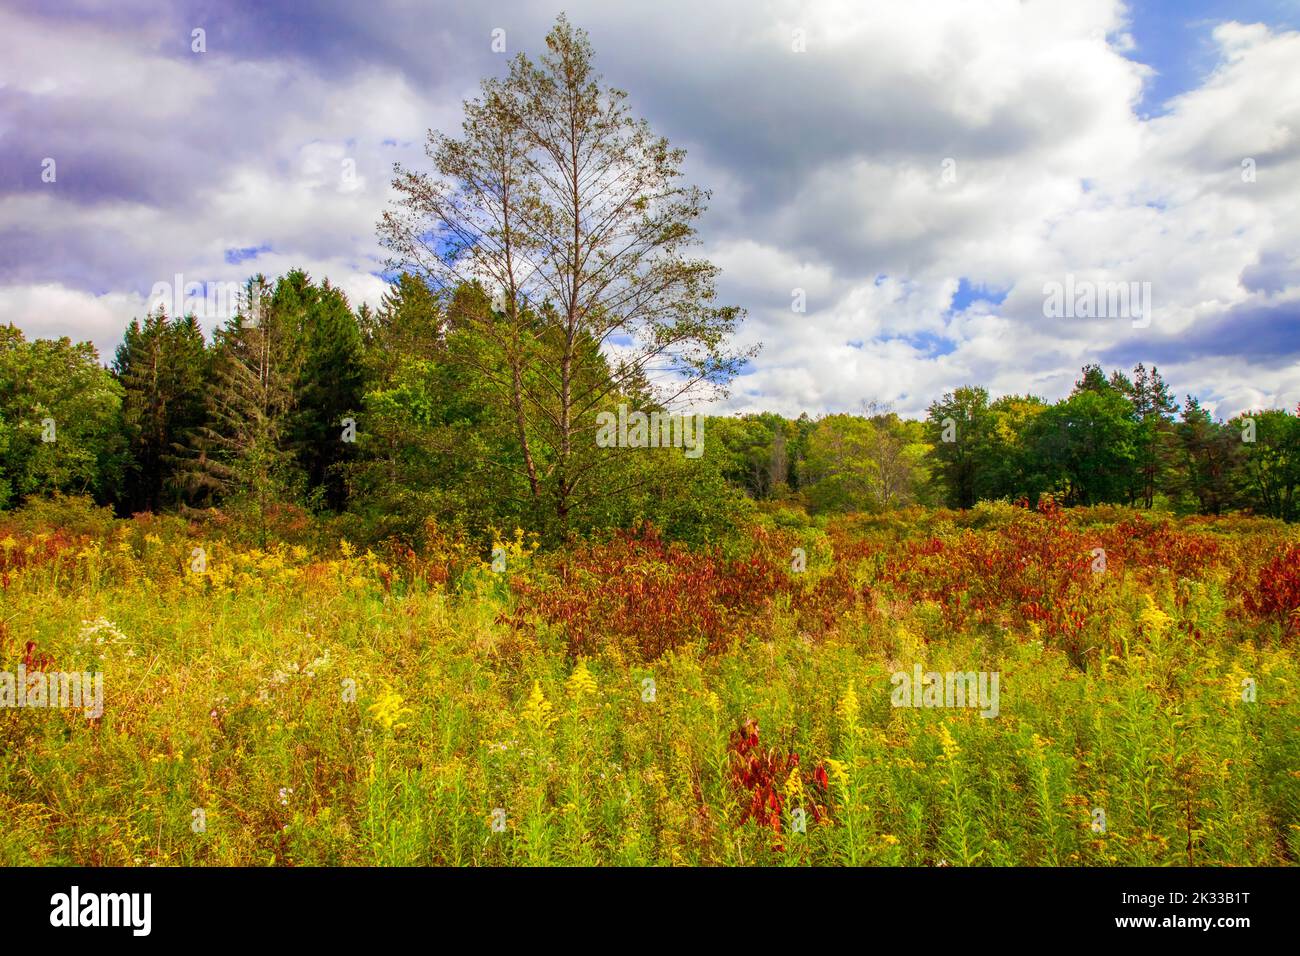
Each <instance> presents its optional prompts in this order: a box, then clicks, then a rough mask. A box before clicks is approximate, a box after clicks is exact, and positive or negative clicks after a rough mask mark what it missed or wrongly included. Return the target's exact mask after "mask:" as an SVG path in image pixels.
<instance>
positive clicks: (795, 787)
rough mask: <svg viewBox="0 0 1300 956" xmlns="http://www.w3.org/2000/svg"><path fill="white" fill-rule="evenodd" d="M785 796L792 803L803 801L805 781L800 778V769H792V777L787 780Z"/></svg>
mask: <svg viewBox="0 0 1300 956" xmlns="http://www.w3.org/2000/svg"><path fill="white" fill-rule="evenodd" d="M785 795H786V797H787V798H788V799H789V800H790V802H791V803H796V802H799V801H802V800H803V780H802V779H800V777H799V768H798V767H791V768H790V776H788V777H786V778H785Z"/></svg>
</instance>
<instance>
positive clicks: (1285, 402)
mask: <svg viewBox="0 0 1300 956" xmlns="http://www.w3.org/2000/svg"><path fill="white" fill-rule="evenodd" d="M565 9H567V11H568V13H569V16H570V18H571V19H572V20H573V21H574V22H575V23H576V24H578V25H579V26H582V27H584V28H585V29H587V30H588V31H589V33H590V34H591V37H592V41H593V44H594V46H595V48H596V51H597V55H598V57H599V66H600V68H601V69H602V70H603V72H604V73H605V75H606V77H607V78H608V79H609V80H610V81H612V82H614V83H615V84H616V85H618V86H621V87H623V88H625V89H627V90H628V91H629V92H630V94H631V102H632V105H633V107H634V109H635V110H636V111H637V112H639V113H641V114H642V115H645V116H646V117H647V118H648V119H649V120H650V121H651V124H652V125H653V126H654V127H655V128H656V129H657V130H658V131H660V132H662V133H664V134H665V135H667V136H668V137H669V138H670V139H671V140H672V141H673V142H674V143H677V144H680V145H683V146H685V147H686V148H687V149H688V151H689V154H688V161H687V168H688V172H689V174H690V175H691V177H692V179H694V180H695V181H697V182H699V183H700V184H701V185H704V186H706V187H708V188H711V189H712V190H713V192H714V196H713V202H712V208H711V209H710V212H709V213H708V214H707V216H706V219H705V221H704V223H703V224H702V226H703V228H702V238H703V241H704V249H703V252H704V253H705V254H707V255H709V256H710V257H711V258H713V259H714V260H715V261H716V262H717V263H718V264H719V265H721V266H722V267H723V269H724V273H723V279H722V282H721V285H720V291H721V292H722V294H723V297H724V299H725V301H727V302H731V303H735V304H738V305H741V306H744V307H745V308H747V309H748V312H749V318H748V320H747V322H746V324H745V326H744V328H743V330H742V332H741V339H742V344H751V343H755V342H760V341H761V342H762V343H763V345H764V349H763V352H762V353H761V354H760V355H759V357H758V358H757V359H755V360H754V361H753V362H752V363H751V365H750V367H749V368H748V369H747V370H746V374H745V375H743V376H742V377H741V378H740V379H738V380H737V382H736V383H735V386H734V388H733V389H732V396H731V398H730V399H728V400H727V401H726V402H724V403H723V404H722V405H719V406H715V407H714V409H713V410H715V411H749V410H759V409H771V410H776V411H781V412H784V413H787V414H798V413H799V412H802V411H807V412H810V413H812V414H819V413H823V412H828V411H839V410H856V409H858V408H860V407H861V405H862V403H863V402H864V401H877V402H883V403H888V404H891V405H892V406H893V407H894V408H896V409H897V410H898V411H900V412H903V413H905V414H920V413H923V412H924V409H925V406H926V405H927V404H928V403H929V401H931V400H933V399H934V398H936V397H938V396H939V395H940V394H942V392H943V391H946V390H949V389H951V388H953V387H956V386H958V385H961V384H966V383H980V384H986V385H988V386H989V387H990V388H991V390H992V391H994V392H997V393H1001V392H1031V393H1035V394H1039V395H1041V396H1043V397H1045V398H1049V399H1054V398H1057V397H1060V395H1062V394H1064V393H1065V392H1067V391H1068V390H1069V388H1070V387H1071V384H1072V382H1073V381H1074V379H1075V378H1076V377H1077V375H1078V369H1079V367H1080V366H1081V365H1082V364H1084V363H1085V362H1089V361H1098V360H1100V361H1104V362H1106V363H1108V364H1109V365H1111V366H1124V367H1127V366H1131V365H1132V364H1133V363H1135V362H1137V361H1146V362H1147V363H1148V364H1150V362H1152V361H1155V362H1158V363H1159V364H1160V366H1161V370H1162V372H1163V373H1164V374H1165V376H1166V378H1167V379H1168V380H1169V381H1170V383H1171V385H1172V386H1173V387H1174V389H1175V391H1177V392H1179V393H1180V394H1181V393H1186V392H1189V391H1194V392H1196V393H1197V394H1198V395H1200V396H1201V398H1202V399H1203V400H1205V401H1206V403H1207V404H1208V405H1210V406H1211V407H1214V408H1215V409H1216V410H1217V411H1218V412H1219V413H1220V414H1223V415H1230V414H1233V413H1235V412H1237V411H1239V410H1242V409H1244V408H1248V407H1258V406H1261V405H1262V406H1267V407H1291V406H1294V405H1295V404H1296V403H1297V402H1300V375H1298V374H1297V368H1298V367H1300V333H1297V321H1296V320H1297V317H1298V313H1297V307H1296V303H1297V302H1298V301H1300V260H1298V259H1297V257H1296V250H1297V249H1300V217H1297V215H1296V213H1297V212H1300V209H1297V206H1298V205H1300V191H1297V190H1296V189H1294V183H1295V182H1296V179H1297V175H1300V73H1297V71H1296V70H1295V69H1294V66H1293V64H1294V63H1295V62H1298V61H1300V34H1297V33H1295V32H1290V31H1287V30H1284V29H1282V28H1280V27H1277V26H1270V25H1267V24H1258V23H1255V24H1251V23H1235V22H1224V23H1219V24H1213V25H1206V26H1205V27H1204V31H1205V32H1204V33H1203V34H1194V33H1193V31H1188V32H1189V37H1195V36H1204V38H1205V39H1206V41H1207V42H1208V43H1209V44H1211V45H1212V49H1213V50H1214V52H1215V60H1214V63H1215V66H1214V68H1213V69H1212V70H1211V71H1210V72H1208V73H1207V74H1206V75H1205V76H1203V77H1201V78H1199V80H1198V82H1197V84H1196V85H1194V86H1192V87H1190V88H1188V89H1185V90H1183V91H1182V92H1181V93H1180V94H1179V95H1178V96H1176V97H1174V98H1173V99H1171V100H1170V101H1168V102H1167V103H1165V104H1162V106H1163V109H1162V110H1161V111H1160V113H1159V115H1158V116H1155V117H1151V118H1148V117H1146V116H1145V114H1144V113H1143V112H1142V111H1141V110H1140V108H1139V107H1140V103H1141V100H1142V97H1143V94H1144V90H1146V89H1148V88H1149V86H1150V83H1151V82H1152V78H1153V77H1154V76H1155V75H1156V73H1157V71H1158V70H1159V68H1160V64H1153V63H1149V62H1145V60H1144V56H1145V54H1144V49H1143V36H1142V34H1141V32H1140V31H1135V30H1134V28H1133V24H1132V22H1131V18H1130V16H1129V11H1128V10H1127V9H1126V7H1125V6H1124V5H1123V4H1122V3H1119V2H1116V0H1083V2H1079V3H1072V4H1069V5H1060V4H1051V3H1035V2H1029V3H1021V2H1018V0H988V2H985V3H978V4H976V3H970V2H967V0H941V2H934V3H929V4H926V5H925V7H924V8H923V9H920V8H916V7H909V6H907V5H898V4H888V3H865V4H864V3H859V2H848V0H844V2H825V3H818V4H806V3H801V2H798V0H773V2H771V3H767V4H763V5H754V4H752V3H745V2H743V0H726V2H719V3H710V4H700V3H696V2H686V0H666V2H663V3H658V4H653V5H638V6H637V7H635V8H631V7H626V6H623V5H610V4H607V3H597V2H595V0H577V2H571V3H567V4H565ZM558 10H559V7H558V6H557V5H556V4H554V3H549V2H533V3H506V4H496V5H493V6H492V7H491V8H482V7H478V8H475V7H472V6H467V5H461V4H437V5H423V4H422V5H415V4H405V3H390V4H384V3H374V4H365V5H360V6H358V5H356V4H352V3H342V2H339V3H318V4H312V5H310V6H309V7H304V6H301V5H284V6H283V7H278V6H277V7H268V6H267V5H264V4H254V3H251V2H230V3H223V4H220V5H216V4H209V3H206V2H180V3H174V4H162V3H152V2H147V0H133V2H132V3H131V4H127V5H117V6H115V7H113V8H112V9H107V8H101V7H99V6H97V5H94V6H92V5H85V6H80V5H76V4H73V5H70V6H69V5H65V6H64V7H63V8H62V9H61V10H59V11H58V12H51V10H50V9H49V8H47V7H46V6H45V5H43V4H38V3H35V2H32V3H18V4H16V5H11V6H10V8H9V9H8V11H7V12H0V62H3V63H4V64H5V66H4V67H3V68H0V140H2V141H3V145H4V151H3V155H4V157H5V159H4V161H3V163H2V164H0V321H13V322H16V323H17V324H19V325H20V326H21V327H23V328H24V329H25V330H26V331H27V332H28V333H29V334H32V335H38V334H39V335H64V334H66V335H70V336H73V337H76V338H89V339H91V340H92V341H94V342H95V343H96V344H97V345H98V346H99V348H100V351H101V354H102V355H109V354H111V351H112V348H113V347H114V346H115V344H116V342H117V340H118V339H119V338H120V333H121V328H122V327H123V326H124V325H125V323H126V322H127V321H128V320H129V319H130V318H131V317H132V316H133V315H138V314H140V311H141V309H142V306H143V305H144V301H145V297H146V296H147V294H148V292H149V290H150V289H151V287H152V286H153V285H154V284H155V283H157V282H159V281H171V280H172V277H173V276H174V275H175V274H177V273H181V274H183V275H184V276H185V278H186V280H187V281H189V280H195V281H200V282H230V281H242V280H243V279H244V278H246V277H247V276H248V275H249V274H250V273H251V272H254V271H261V272H264V273H267V274H268V275H274V274H277V273H279V272H283V271H285V270H287V269H289V268H292V267H295V266H300V267H303V268H306V269H307V270H308V271H309V272H310V273H312V274H313V275H314V276H316V277H318V278H319V277H326V276H327V277H329V278H330V280H331V281H332V282H334V283H336V284H338V285H340V286H341V287H342V288H343V289H344V290H345V291H346V292H347V293H348V295H349V297H350V298H351V299H352V301H353V302H354V303H356V302H359V301H369V302H371V303H372V304H373V303H375V302H376V301H377V300H378V298H379V296H380V295H381V294H382V291H383V288H384V286H383V282H382V281H381V280H380V279H379V278H378V276H377V273H379V272H380V271H381V269H382V265H383V253H382V250H381V249H380V247H379V246H378V243H377V242H376V239H375V231H374V224H375V220H376V219H377V218H378V216H379V214H380V212H381V211H382V209H383V208H384V205H385V203H386V201H387V199H388V195H389V188H388V181H389V178H390V171H391V165H392V163H393V162H394V161H395V160H400V161H402V162H404V163H410V162H412V161H416V162H419V157H420V155H421V151H422V145H423V138H424V131H425V129H426V128H427V127H430V126H432V127H434V128H438V129H443V130H448V131H454V130H455V129H456V128H457V127H458V125H459V122H460V102H461V101H462V100H463V99H464V98H465V97H466V96H467V95H471V94H472V93H473V91H474V88H475V86H476V85H477V81H478V79H479V78H480V77H482V76H485V75H494V74H499V73H501V72H503V71H504V70H505V68H506V60H507V57H506V56H501V55H499V54H495V53H493V51H492V49H491V32H492V30H493V29H497V28H500V29H503V30H505V37H506V47H507V54H513V53H515V52H518V51H520V50H528V51H529V52H533V53H535V52H536V51H537V50H538V49H539V47H540V45H541V38H542V37H543V36H544V34H545V32H546V30H547V29H548V27H549V25H550V23H551V22H552V21H553V19H554V17H555V15H556V14H557V13H558ZM195 29H202V30H204V31H205V33H204V36H205V44H206V52H204V53H195V52H193V50H192V32H193V30H195ZM1189 42H1195V41H1194V40H1191V39H1189ZM48 158H52V159H54V160H55V161H56V163H57V179H56V181H55V182H46V181H44V180H43V178H42V170H43V165H42V164H43V162H44V160H46V159H48ZM1066 276H1073V277H1075V278H1077V279H1079V280H1081V281H1092V282H1138V283H1150V289H1151V298H1152V314H1151V316H1150V322H1149V323H1146V324H1145V325H1137V324H1135V323H1132V322H1130V321H1128V320H1127V319H1124V318H1115V317H1111V318H1096V319H1086V318H1068V317H1052V316H1047V315H1045V314H1044V293H1043V289H1044V285H1045V284H1046V283H1050V282H1061V281H1063V280H1064V279H1065V277H1066ZM797 290H798V292H799V293H801V294H802V299H803V301H804V302H805V303H806V306H805V311H802V312H800V311H795V309H794V308H793V305H794V302H795V301H796V300H797V298H798V296H797ZM962 290H965V291H962Z"/></svg>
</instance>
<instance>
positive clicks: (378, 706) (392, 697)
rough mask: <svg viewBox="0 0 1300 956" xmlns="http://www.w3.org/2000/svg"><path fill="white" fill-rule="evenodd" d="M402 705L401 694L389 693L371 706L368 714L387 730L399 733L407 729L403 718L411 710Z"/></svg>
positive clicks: (381, 696)
mask: <svg viewBox="0 0 1300 956" xmlns="http://www.w3.org/2000/svg"><path fill="white" fill-rule="evenodd" d="M402 703H403V701H402V695H401V694H398V693H395V692H394V691H387V692H386V693H384V694H382V695H380V697H379V699H378V700H376V701H375V702H374V703H373V704H371V705H370V707H369V711H368V712H369V714H370V716H371V717H373V718H374V719H375V720H376V721H377V722H378V723H379V724H380V725H381V726H383V728H384V729H385V730H391V731H393V732H397V731H400V730H404V729H405V728H406V724H405V722H403V721H402V718H403V717H405V716H406V715H407V714H409V713H410V710H409V709H408V708H405V707H403V706H402Z"/></svg>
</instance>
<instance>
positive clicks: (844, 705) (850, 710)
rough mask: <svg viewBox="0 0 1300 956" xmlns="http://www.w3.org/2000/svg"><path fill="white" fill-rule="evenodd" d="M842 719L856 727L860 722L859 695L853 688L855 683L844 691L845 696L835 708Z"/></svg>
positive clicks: (850, 725)
mask: <svg viewBox="0 0 1300 956" xmlns="http://www.w3.org/2000/svg"><path fill="white" fill-rule="evenodd" d="M835 713H837V714H838V715H839V717H840V719H841V720H843V721H844V723H846V724H847V725H848V726H849V727H854V726H855V725H856V724H857V722H858V695H857V694H856V693H855V692H854V690H853V685H852V684H849V686H848V687H847V688H846V689H845V691H844V696H843V697H841V698H840V702H839V704H838V705H837V706H836V708H835Z"/></svg>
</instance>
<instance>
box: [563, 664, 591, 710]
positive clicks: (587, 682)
mask: <svg viewBox="0 0 1300 956" xmlns="http://www.w3.org/2000/svg"><path fill="white" fill-rule="evenodd" d="M567 686H568V688H569V696H571V697H572V698H573V699H574V700H582V698H584V697H586V696H588V695H590V694H594V693H596V679H595V678H594V677H592V676H591V671H589V670H587V660H586V658H582V657H580V658H578V666H577V667H575V668H574V669H573V673H572V674H570V675H569V680H568V682H567Z"/></svg>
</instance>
